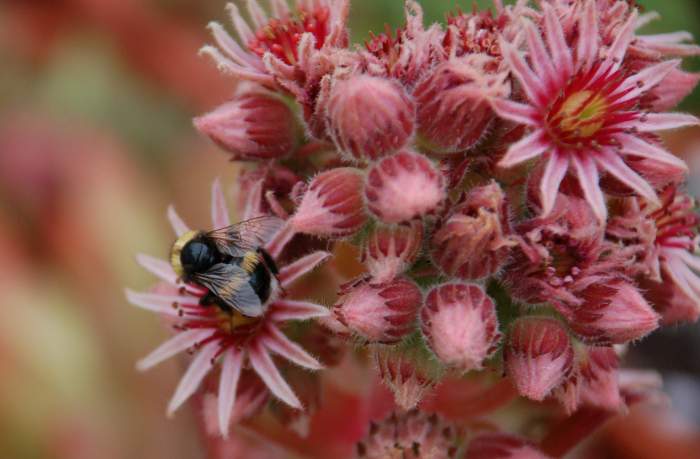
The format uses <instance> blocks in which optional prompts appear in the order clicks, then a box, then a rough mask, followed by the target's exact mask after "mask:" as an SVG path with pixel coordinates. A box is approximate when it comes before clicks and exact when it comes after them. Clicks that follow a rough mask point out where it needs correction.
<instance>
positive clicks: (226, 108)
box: [194, 83, 298, 160]
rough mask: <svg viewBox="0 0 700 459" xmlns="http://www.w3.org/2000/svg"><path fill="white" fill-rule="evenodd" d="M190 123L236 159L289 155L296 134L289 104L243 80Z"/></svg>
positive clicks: (295, 125) (294, 119) (291, 151)
mask: <svg viewBox="0 0 700 459" xmlns="http://www.w3.org/2000/svg"><path fill="white" fill-rule="evenodd" d="M194 124H195V126H196V127H197V129H199V131H200V132H202V133H203V134H206V135H207V136H209V138H211V139H212V140H213V141H214V142H216V144H218V145H219V146H221V147H222V148H223V149H224V150H226V151H228V152H229V153H231V155H232V157H233V159H237V160H250V159H261V160H262V159H274V158H281V157H284V156H287V155H290V154H291V153H293V151H294V148H295V146H296V143H297V137H298V132H297V122H296V118H295V115H294V113H292V111H291V109H290V108H289V106H288V105H287V104H286V103H285V102H284V101H283V100H282V99H281V98H280V97H279V96H278V95H277V94H275V93H273V92H271V91H269V90H267V89H265V88H263V87H260V86H255V85H250V84H245V83H243V84H240V85H239V86H238V88H237V90H236V94H235V95H234V97H233V99H231V100H230V101H229V102H226V103H224V104H223V105H220V106H219V107H218V108H216V109H214V110H213V111H211V112H209V113H207V114H205V115H202V116H200V117H198V118H195V120H194Z"/></svg>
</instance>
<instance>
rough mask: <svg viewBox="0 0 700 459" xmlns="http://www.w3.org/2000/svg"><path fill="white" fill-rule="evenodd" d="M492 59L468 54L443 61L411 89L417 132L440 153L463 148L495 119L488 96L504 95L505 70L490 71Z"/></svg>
mask: <svg viewBox="0 0 700 459" xmlns="http://www.w3.org/2000/svg"><path fill="white" fill-rule="evenodd" d="M492 62H493V59H490V58H487V57H485V56H484V55H471V56H468V57H465V58H461V59H452V60H450V61H447V62H444V63H443V64H441V65H440V66H438V67H437V68H436V69H435V70H433V71H432V72H431V73H430V75H429V76H428V77H427V78H426V79H424V80H423V81H422V82H421V83H420V84H418V86H417V87H416V89H415V91H414V96H415V99H416V107H417V110H418V112H417V119H418V132H419V134H420V135H421V136H422V138H423V139H425V140H427V141H428V143H429V145H430V147H431V149H435V150H436V151H438V152H442V153H454V152H458V151H464V150H467V149H469V148H471V147H473V146H474V145H476V144H477V143H478V142H479V141H480V140H481V139H482V138H483V137H484V136H485V134H486V133H487V132H488V129H489V126H490V125H491V123H492V122H493V120H494V119H495V118H496V115H495V113H494V112H493V110H491V106H490V105H489V103H488V102H487V99H488V98H489V97H507V96H508V94H509V93H510V90H509V87H508V84H507V83H506V82H505V80H506V78H507V74H506V73H502V74H493V73H490V72H487V71H486V66H487V65H488V64H489V63H492Z"/></svg>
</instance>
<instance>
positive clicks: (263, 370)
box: [248, 342, 301, 409]
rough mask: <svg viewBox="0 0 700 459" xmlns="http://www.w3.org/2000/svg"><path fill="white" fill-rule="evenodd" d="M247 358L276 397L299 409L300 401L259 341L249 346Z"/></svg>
mask: <svg viewBox="0 0 700 459" xmlns="http://www.w3.org/2000/svg"><path fill="white" fill-rule="evenodd" d="M248 359H249V360H250V364H251V365H252V367H253V369H254V370H255V372H256V373H257V374H258V376H260V379H262V380H263V382H264V383H265V385H266V386H267V387H268V389H270V392H272V393H273V394H274V395H275V396H276V397H277V398H279V399H280V400H282V401H283V402H285V403H286V404H288V405H289V406H291V407H292V408H297V409H301V402H300V401H299V399H298V398H297V396H296V395H294V392H293V391H292V388H291V387H289V384H287V381H285V380H284V378H283V377H282V375H281V374H280V372H279V370H278V369H277V367H276V366H275V364H274V362H273V361H272V358H271V357H270V355H269V354H268V353H267V350H266V349H265V348H264V347H263V346H262V344H261V343H259V342H256V343H253V344H252V345H251V347H250V348H249V353H248Z"/></svg>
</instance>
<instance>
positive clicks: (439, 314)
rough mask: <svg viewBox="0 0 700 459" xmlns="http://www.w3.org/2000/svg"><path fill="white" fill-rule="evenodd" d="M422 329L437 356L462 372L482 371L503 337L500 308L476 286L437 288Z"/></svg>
mask: <svg viewBox="0 0 700 459" xmlns="http://www.w3.org/2000/svg"><path fill="white" fill-rule="evenodd" d="M421 326H422V330H423V334H424V335H425V338H426V340H427V342H428V345H429V346H430V348H431V349H432V350H433V352H435V354H436V355H437V357H438V358H439V359H440V360H441V361H442V362H444V363H445V364H447V365H451V366H454V367H456V368H458V369H460V370H462V371H470V370H478V369H481V368H482V364H483V361H484V359H486V358H488V357H489V356H491V354H493V352H494V351H495V350H496V346H497V345H498V342H499V340H500V338H501V334H500V332H499V331H498V319H497V318H496V307H495V305H494V303H493V301H492V300H491V298H489V297H488V296H487V295H486V293H485V292H484V290H483V289H482V288H481V287H479V286H478V285H476V284H466V283H452V284H443V285H440V286H438V287H435V288H433V289H432V290H431V291H430V293H428V296H427V298H426V302H425V306H424V307H423V309H422V311H421Z"/></svg>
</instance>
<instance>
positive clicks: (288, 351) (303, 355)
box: [263, 325, 323, 370]
mask: <svg viewBox="0 0 700 459" xmlns="http://www.w3.org/2000/svg"><path fill="white" fill-rule="evenodd" d="M268 327H269V328H268V330H267V332H268V333H269V334H270V336H269V337H267V336H266V337H265V339H264V340H263V344H264V345H265V347H266V348H268V349H269V350H270V351H272V352H274V353H275V354H278V355H279V356H281V357H284V358H285V359H287V360H289V361H290V362H294V363H296V364H297V365H299V366H301V367H304V368H308V369H310V370H320V369H321V368H323V365H321V364H320V363H319V362H318V360H316V359H315V358H313V357H312V356H311V355H309V354H308V353H307V352H306V351H305V350H304V349H303V348H302V347H301V346H299V345H298V344H296V343H294V342H292V341H290V340H289V338H287V337H286V336H285V335H284V333H282V332H281V331H280V330H279V329H278V328H277V327H275V326H274V325H269V326H268Z"/></svg>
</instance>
